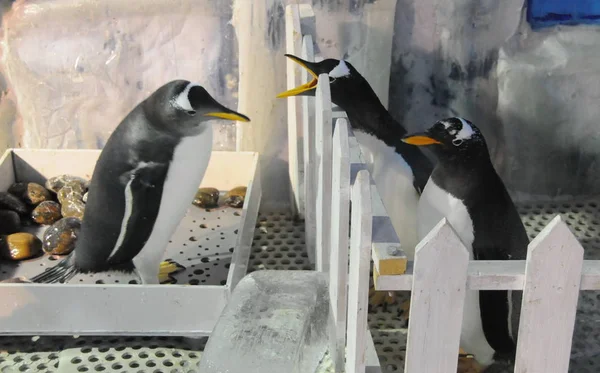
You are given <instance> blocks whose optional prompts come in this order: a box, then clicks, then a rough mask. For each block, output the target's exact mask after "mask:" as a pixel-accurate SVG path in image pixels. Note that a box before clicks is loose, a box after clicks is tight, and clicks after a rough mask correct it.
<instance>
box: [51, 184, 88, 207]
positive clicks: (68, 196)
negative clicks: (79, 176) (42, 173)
mask: <svg viewBox="0 0 600 373" xmlns="http://www.w3.org/2000/svg"><path fill="white" fill-rule="evenodd" d="M84 192H85V189H84V188H83V185H82V184H81V183H79V182H68V183H66V184H64V186H63V187H62V188H60V190H59V191H58V193H57V195H56V196H57V197H58V202H60V203H61V204H64V203H65V201H67V200H77V201H81V202H83V193H84Z"/></svg>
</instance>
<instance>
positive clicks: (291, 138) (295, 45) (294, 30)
mask: <svg viewBox="0 0 600 373" xmlns="http://www.w3.org/2000/svg"><path fill="white" fill-rule="evenodd" d="M285 36H286V38H285V50H286V53H291V54H293V55H295V56H297V55H299V54H300V50H301V48H302V31H301V27H300V10H299V8H298V4H290V5H287V6H286V7H285ZM286 63H287V65H286V70H287V89H292V88H295V87H297V86H298V85H300V84H302V83H301V82H300V66H299V65H298V64H297V63H295V62H294V61H292V60H290V59H289V58H288V59H287V61H286ZM300 99H301V98H300V97H297V96H296V97H288V98H287V104H288V105H287V123H288V162H289V175H290V184H291V188H290V193H291V195H290V199H291V205H292V211H293V212H294V213H297V214H299V215H300V217H303V214H304V207H303V205H302V199H301V196H300V193H303V191H301V189H300V161H301V153H300V150H301V149H302V148H301V146H298V143H299V141H300V139H299V138H298V123H299V122H300V123H301V118H300V114H301V111H300V110H299V109H298V107H299V106H300V105H301V102H300Z"/></svg>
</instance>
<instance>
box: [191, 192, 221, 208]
mask: <svg viewBox="0 0 600 373" xmlns="http://www.w3.org/2000/svg"><path fill="white" fill-rule="evenodd" d="M218 203H219V190H218V189H217V188H200V189H198V191H197V192H196V196H195V197H194V201H193V202H192V204H193V205H194V206H198V207H202V208H210V207H217V206H218Z"/></svg>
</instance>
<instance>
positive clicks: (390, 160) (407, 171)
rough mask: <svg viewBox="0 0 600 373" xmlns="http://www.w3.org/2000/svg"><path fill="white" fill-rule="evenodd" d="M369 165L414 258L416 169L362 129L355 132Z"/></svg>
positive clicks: (398, 232)
mask: <svg viewBox="0 0 600 373" xmlns="http://www.w3.org/2000/svg"><path fill="white" fill-rule="evenodd" d="M354 135H355V136H356V139H357V140H358V143H359V144H360V147H361V151H362V153H363V156H364V158H365V162H366V164H367V168H368V169H369V172H370V173H371V176H372V177H373V180H374V181H375V184H376V185H377V191H378V192H379V195H380V196H381V200H382V201H383V204H384V205H385V209H386V212H387V214H388V215H389V217H390V220H391V221H392V225H393V226H394V229H395V230H396V233H397V234H398V238H400V243H401V244H402V249H403V250H404V252H405V253H406V255H407V257H408V259H409V260H412V259H413V257H414V252H415V246H416V245H417V243H418V242H419V241H418V239H417V214H416V212H417V202H418V200H419V194H418V193H417V191H416V190H415V188H414V186H413V180H414V175H413V172H412V170H411V168H410V166H409V165H408V163H406V161H405V160H404V158H402V156H400V155H399V154H398V153H396V152H395V149H394V148H392V147H390V146H388V145H386V144H385V143H384V142H383V141H381V140H379V139H377V138H376V137H374V136H371V135H369V134H367V133H365V132H362V131H357V130H355V131H354Z"/></svg>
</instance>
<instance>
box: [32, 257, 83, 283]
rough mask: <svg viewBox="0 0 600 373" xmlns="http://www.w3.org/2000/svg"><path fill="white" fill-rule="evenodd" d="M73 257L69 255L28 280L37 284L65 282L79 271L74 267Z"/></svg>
mask: <svg viewBox="0 0 600 373" xmlns="http://www.w3.org/2000/svg"><path fill="white" fill-rule="evenodd" d="M73 259H74V258H73V256H72V255H69V256H68V257H67V258H65V259H63V260H61V261H60V262H59V263H58V264H57V265H55V266H54V267H52V268H49V269H46V270H45V271H44V272H42V273H40V274H39V275H37V276H34V277H32V278H30V279H29V280H30V281H31V282H35V283H38V284H52V283H57V282H59V283H65V282H67V281H69V280H70V279H72V278H73V277H74V276H75V275H76V274H78V273H79V270H77V268H75V265H74V262H75V261H74V260H73Z"/></svg>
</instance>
